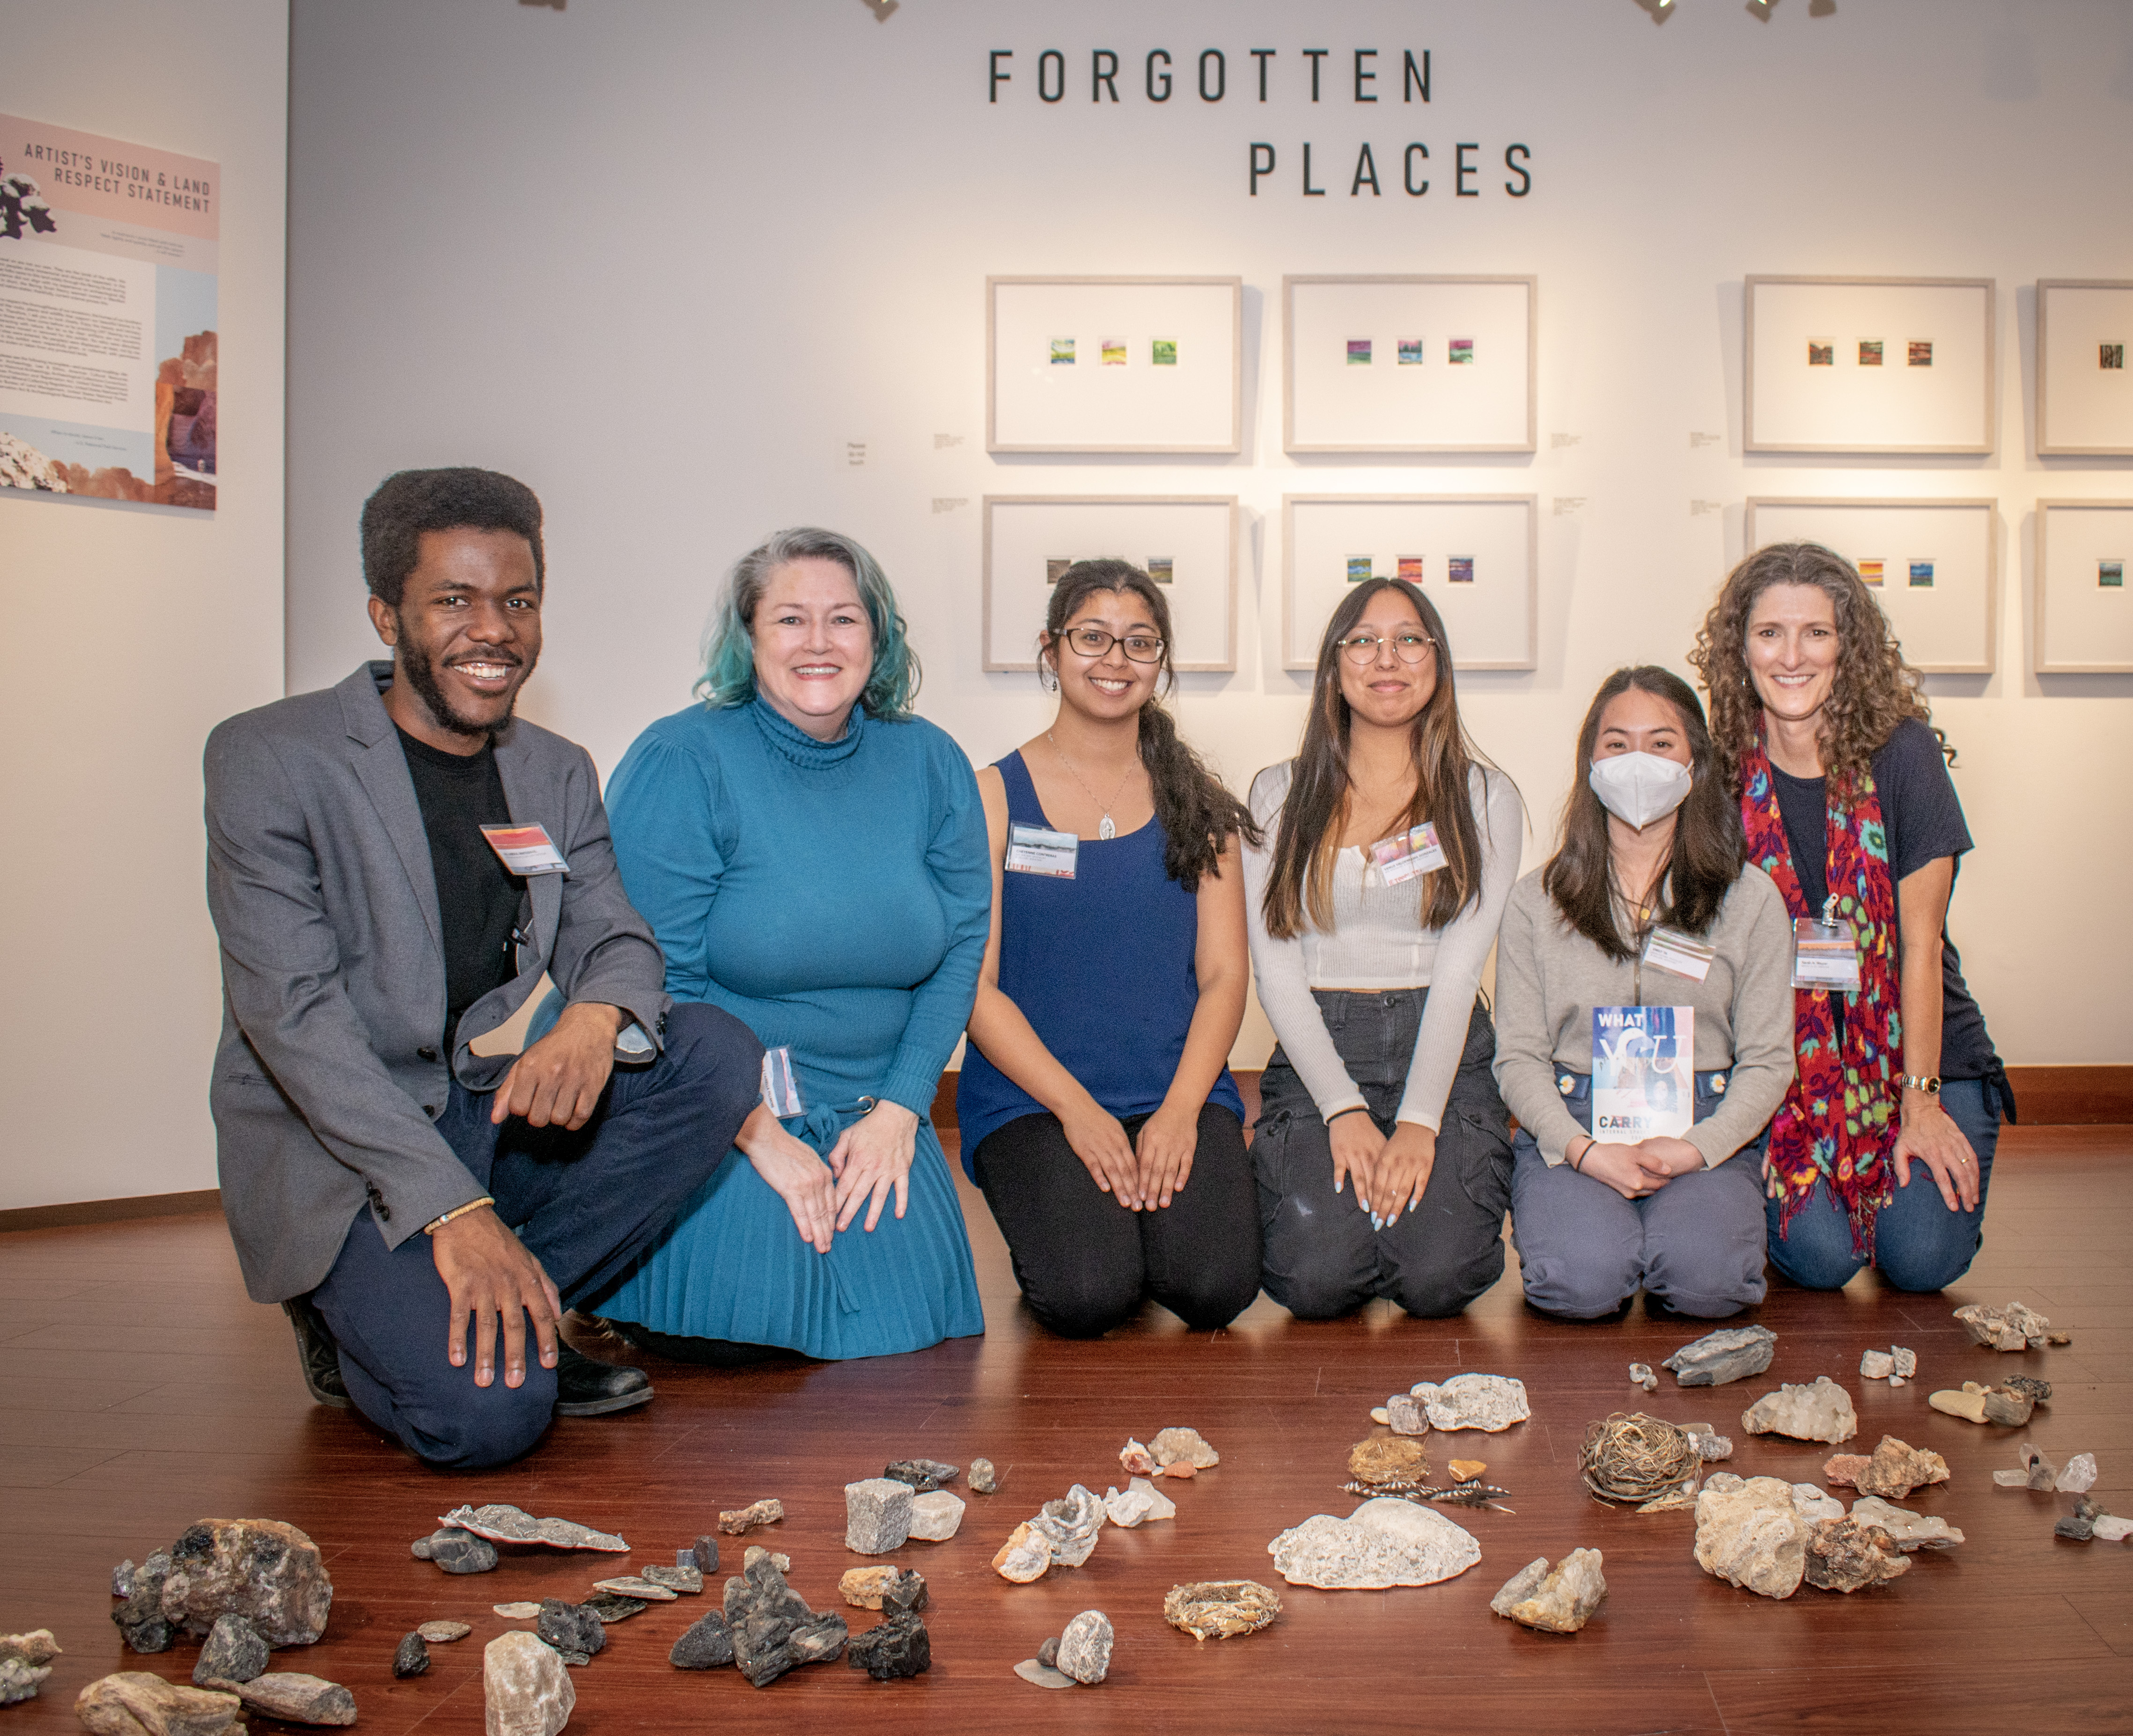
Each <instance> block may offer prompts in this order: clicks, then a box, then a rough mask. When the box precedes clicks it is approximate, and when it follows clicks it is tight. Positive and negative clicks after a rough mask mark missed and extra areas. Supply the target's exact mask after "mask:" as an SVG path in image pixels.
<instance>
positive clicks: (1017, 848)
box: [1006, 825, 1081, 880]
mask: <svg viewBox="0 0 2133 1736" xmlns="http://www.w3.org/2000/svg"><path fill="white" fill-rule="evenodd" d="M1080 859H1081V839H1079V838H1076V836H1075V835H1074V834H1072V833H1071V832H1047V831H1046V830H1044V828H1043V827H1042V826H1025V825H1010V826H1009V828H1008V829H1007V864H1006V865H1007V871H1008V873H1010V874H1043V875H1047V876H1048V877H1049V878H1052V879H1054V880H1071V879H1072V878H1074V865H1075V863H1076V862H1078V861H1079V860H1080Z"/></svg>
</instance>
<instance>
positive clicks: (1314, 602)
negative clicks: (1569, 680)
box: [1281, 494, 1540, 670]
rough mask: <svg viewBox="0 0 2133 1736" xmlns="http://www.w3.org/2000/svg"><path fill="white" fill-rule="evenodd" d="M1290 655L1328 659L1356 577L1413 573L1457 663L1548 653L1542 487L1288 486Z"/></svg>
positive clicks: (1285, 571) (1291, 663)
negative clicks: (1334, 627)
mask: <svg viewBox="0 0 2133 1736" xmlns="http://www.w3.org/2000/svg"><path fill="white" fill-rule="evenodd" d="M1281 514H1282V541H1283V556H1282V603H1281V609H1282V620H1281V666H1282V667H1283V669H1296V670H1304V669H1313V668H1316V667H1317V658H1318V642H1319V640H1320V639H1321V638H1322V637H1323V636H1324V634H1325V631H1326V623H1327V618H1328V617H1330V616H1331V614H1332V613H1333V611H1334V609H1335V608H1337V607H1338V606H1339V605H1340V603H1341V599H1342V598H1343V597H1345V596H1346V595H1347V594H1348V587H1349V586H1350V585H1351V584H1360V583H1361V582H1362V581H1363V580H1365V579H1411V580H1413V582H1414V583H1416V584H1418V585H1419V586H1420V587H1421V589H1422V594H1423V595H1424V596H1425V597H1427V598H1428V599H1429V600H1430V601H1431V602H1432V604H1435V605H1436V607H1437V613H1438V614H1440V615H1442V617H1443V618H1444V631H1445V634H1446V637H1448V638H1449V639H1450V640H1451V642H1452V666H1453V667H1454V668H1455V669H1460V670H1469V669H1532V668H1534V667H1535V666H1537V665H1538V661H1539V645H1540V640H1539V631H1540V628H1539V619H1540V617H1539V599H1540V559H1539V556H1540V515H1539V512H1538V497H1537V496H1535V495H1532V494H1288V495H1284V496H1283V497H1282V503H1281Z"/></svg>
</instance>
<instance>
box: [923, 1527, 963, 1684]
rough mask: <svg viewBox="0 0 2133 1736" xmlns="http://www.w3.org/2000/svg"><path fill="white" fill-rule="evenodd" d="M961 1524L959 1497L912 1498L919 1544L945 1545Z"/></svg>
mask: <svg viewBox="0 0 2133 1736" xmlns="http://www.w3.org/2000/svg"><path fill="white" fill-rule="evenodd" d="M962 1522H963V1502H962V1498H961V1496H959V1495H951V1494H950V1493H948V1491H947V1490H946V1489H944V1488H939V1489H935V1490H933V1491H932V1493H928V1494H923V1495H916V1496H913V1497H912V1502H911V1536H912V1537H913V1538H914V1539H916V1540H917V1541H919V1542H921V1543H945V1542H946V1541H948V1539H949V1538H951V1537H952V1536H955V1535H956V1530H957V1529H958V1527H961V1524H962ZM913 1673H914V1674H915V1673H916V1672H913Z"/></svg>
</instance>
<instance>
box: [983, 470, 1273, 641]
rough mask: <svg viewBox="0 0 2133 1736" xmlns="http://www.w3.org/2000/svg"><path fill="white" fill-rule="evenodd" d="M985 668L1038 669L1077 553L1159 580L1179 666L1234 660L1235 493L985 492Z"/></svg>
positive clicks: (1235, 596)
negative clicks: (1048, 614) (1056, 594)
mask: <svg viewBox="0 0 2133 1736" xmlns="http://www.w3.org/2000/svg"><path fill="white" fill-rule="evenodd" d="M984 536H985V628H984V633H985V668H986V669H987V670H988V671H994V672H997V671H1012V670H1034V669H1035V668H1036V667H1037V647H1038V638H1039V637H1040V636H1041V635H1042V632H1043V630H1044V616H1045V611H1046V610H1047V608H1049V607H1050V606H1051V603H1052V586H1053V585H1054V584H1057V582H1058V580H1059V578H1060V575H1062V574H1063V573H1064V572H1065V571H1066V569H1067V568H1068V567H1070V566H1071V565H1073V564H1074V563H1075V562H1076V561H1077V560H1102V559H1106V558H1108V559H1113V560H1125V561H1129V562H1130V563H1131V564H1132V565H1134V566H1137V567H1139V569H1140V570H1142V571H1143V572H1144V573H1146V574H1147V575H1148V576H1149V577H1150V578H1151V579H1154V580H1155V582H1156V583H1157V584H1158V585H1160V586H1162V587H1163V601H1164V602H1165V603H1167V604H1168V605H1169V606H1170V633H1171V643H1170V654H1171V661H1172V666H1174V667H1176V668H1177V669H1179V670H1181V671H1203V670H1204V671H1216V672H1220V673H1225V674H1226V673H1227V672H1229V671H1232V670H1234V669H1235V667H1236V666H1237V497H1236V496H1235V495H1234V494H989V495H987V496H986V497H985V526H984Z"/></svg>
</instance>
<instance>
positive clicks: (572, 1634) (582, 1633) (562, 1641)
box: [533, 1598, 607, 1657]
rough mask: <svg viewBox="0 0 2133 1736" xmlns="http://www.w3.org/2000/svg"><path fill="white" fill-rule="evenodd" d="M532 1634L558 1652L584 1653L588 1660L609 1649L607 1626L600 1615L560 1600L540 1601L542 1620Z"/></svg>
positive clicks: (582, 1606)
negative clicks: (607, 1646) (596, 1653)
mask: <svg viewBox="0 0 2133 1736" xmlns="http://www.w3.org/2000/svg"><path fill="white" fill-rule="evenodd" d="M533 1631H534V1633H537V1635H539V1636H540V1637H541V1638H542V1639H544V1640H546V1642H548V1643H549V1644H550V1645H551V1646H553V1647H555V1648H556V1650H557V1651H558V1652H583V1653H585V1656H586V1657H591V1656H592V1655H593V1654H594V1653H595V1652H599V1651H601V1650H604V1648H605V1647H606V1645H607V1624H606V1623H604V1622H603V1621H601V1620H600V1618H599V1611H597V1610H595V1609H587V1608H585V1605H584V1604H572V1603H568V1602H566V1601H565V1600H564V1599H561V1598H543V1599H541V1617H540V1619H539V1620H538V1621H537V1623H535V1624H534V1628H533Z"/></svg>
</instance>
